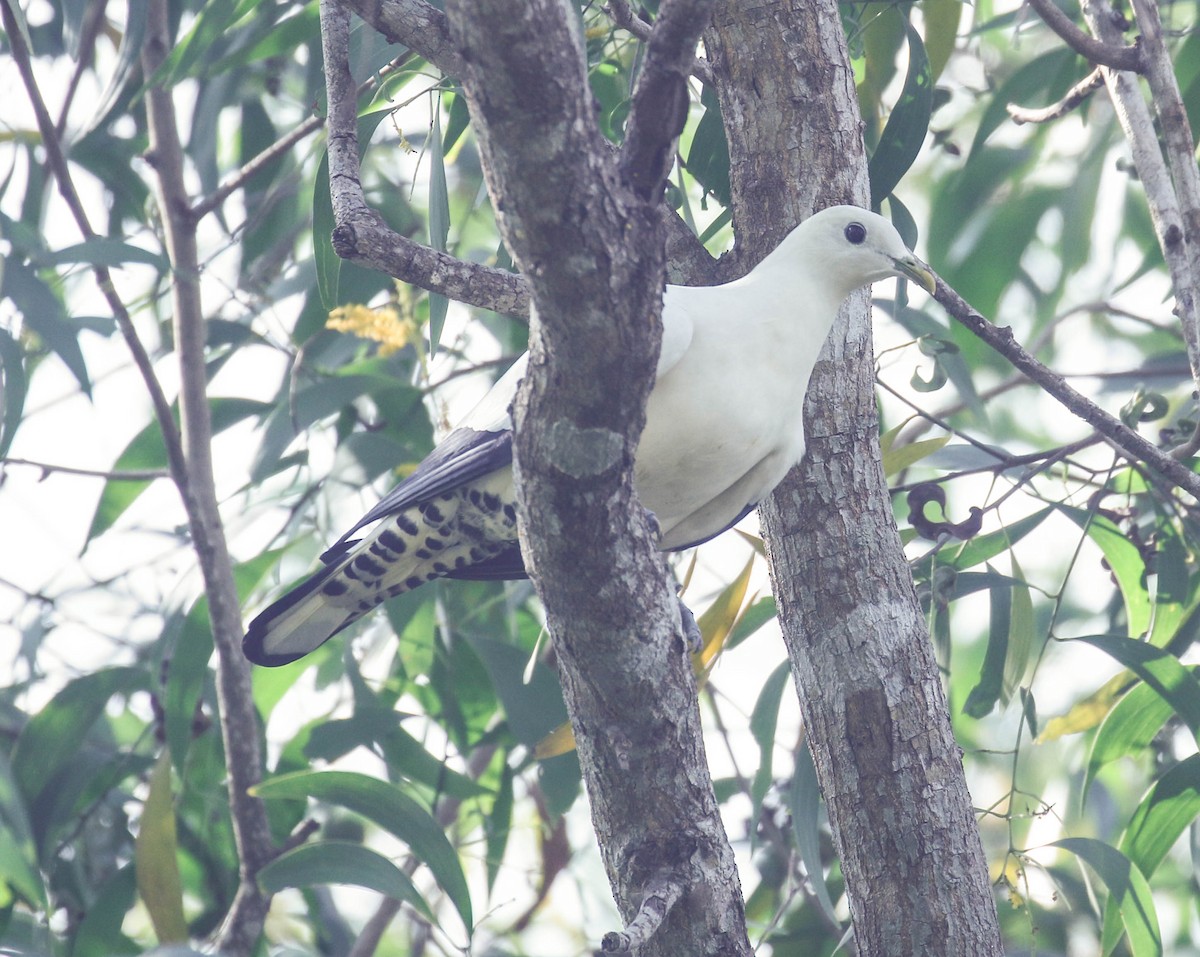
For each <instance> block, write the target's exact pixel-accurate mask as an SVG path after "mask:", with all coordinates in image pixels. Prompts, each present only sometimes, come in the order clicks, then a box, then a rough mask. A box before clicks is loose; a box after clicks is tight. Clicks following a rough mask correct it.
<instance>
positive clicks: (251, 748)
mask: <svg viewBox="0 0 1200 957" xmlns="http://www.w3.org/2000/svg"><path fill="white" fill-rule="evenodd" d="M167 2H168V0H152V2H151V3H150V4H149V7H148V10H147V20H146V37H145V43H144V45H143V47H142V70H143V72H144V75H145V76H148V77H149V76H154V75H155V73H156V72H157V71H158V68H159V67H160V66H161V65H162V63H163V61H164V60H165V59H166V57H167V54H168V53H169V52H170V50H171V47H172V40H171V33H170V26H169V13H168V10H167ZM146 117H147V125H148V128H149V134H150V150H149V152H148V153H147V160H148V161H149V162H150V164H151V165H152V166H153V168H154V172H155V178H156V180H157V186H158V193H159V203H160V206H161V210H160V211H161V215H162V224H163V231H164V233H165V235H166V241H167V251H168V253H169V255H170V259H171V267H172V278H173V282H172V289H171V293H172V311H173V320H172V322H173V331H174V337H175V350H176V355H177V357H178V362H179V373H180V390H179V417H180V422H181V423H182V435H183V443H184V449H185V453H184V454H185V457H186V468H187V476H188V478H189V481H188V484H187V487H186V489H185V490H183V504H184V507H185V508H186V510H187V514H188V526H189V528H190V530H191V533H192V542H193V547H194V549H195V552H196V557H197V559H198V561H199V564H200V571H201V574H202V576H203V579H204V589H205V594H206V596H207V598H208V608H209V618H210V620H211V624H212V633H213V643H214V645H215V646H216V650H217V700H218V704H219V706H220V719H221V720H220V724H221V737H222V741H223V743H224V746H225V763H226V767H227V769H228V773H229V776H228V782H227V786H228V790H229V804H230V817H231V820H232V823H233V833H234V842H235V844H236V847H237V854H238V861H239V864H240V868H239V877H240V881H239V884H238V890H237V893H236V894H235V896H234V899H233V903H232V904H231V906H230V908H229V911H228V913H227V914H226V915H225V921H224V923H223V925H222V927H221V929H220V931H219V932H218V935H217V941H216V943H217V947H218V949H219V950H221V951H223V952H225V953H227V954H231V955H248V954H250V953H251V952H253V950H254V948H255V946H256V944H257V942H258V939H259V937H260V936H261V934H262V925H263V920H264V918H265V917H266V913H267V909H268V907H269V906H270V897H269V895H265V894H264V893H263V892H262V891H261V890H260V888H259V886H258V882H257V874H258V871H259V870H260V869H261V868H262V867H263V866H264V865H266V864H267V863H268V862H269V861H270V860H271V859H272V858H273V857H274V856H275V853H276V852H275V844H274V841H273V840H272V838H271V829H270V825H269V823H268V821H267V813H266V808H265V806H264V804H263V802H262V800H261V799H259V798H257V797H254V796H252V795H251V794H250V793H249V792H250V789H251V788H252V787H254V785H256V784H258V782H259V781H260V780H261V779H262V753H261V751H260V748H259V739H258V735H257V734H254V733H247V729H253V728H255V727H257V725H258V713H257V711H256V709H255V706H254V698H253V695H252V693H251V688H250V667H249V664H248V663H247V662H246V659H245V658H244V657H243V656H242V653H241V635H242V620H241V612H240V610H239V607H238V597H237V588H236V587H235V585H234V581H233V563H232V561H231V559H230V557H229V551H228V547H227V544H226V541H225V534H224V530H223V529H222V527H221V515H220V511H219V509H218V506H217V496H216V489H215V486H214V481H213V462H212V420H211V412H210V409H209V404H208V382H207V372H206V366H205V361H204V360H205V353H204V343H205V323H204V313H203V307H202V304H201V299H200V262H199V251H198V249H197V242H196V221H195V218H194V217H193V216H192V213H191V204H190V202H189V198H188V193H187V187H186V185H185V182H184V156H183V147H182V145H181V143H180V141H179V128H178V125H177V118H176V115H175V103H174V101H173V99H172V93H171V91H170V90H169V89H166V88H164V87H161V86H151V87H149V88H148V89H147V91H146Z"/></svg>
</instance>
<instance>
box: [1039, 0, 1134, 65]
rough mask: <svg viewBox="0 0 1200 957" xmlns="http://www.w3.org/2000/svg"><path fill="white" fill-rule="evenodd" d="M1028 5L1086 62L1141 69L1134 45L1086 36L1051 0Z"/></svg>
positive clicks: (1042, 0)
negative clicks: (1124, 44)
mask: <svg viewBox="0 0 1200 957" xmlns="http://www.w3.org/2000/svg"><path fill="white" fill-rule="evenodd" d="M1029 5H1030V6H1031V7H1033V9H1034V10H1036V11H1037V14H1038V16H1040V17H1041V18H1042V20H1043V21H1045V24H1046V26H1048V27H1049V28H1050V29H1051V30H1053V31H1054V32H1055V33H1057V34H1058V35H1059V37H1060V38H1061V39H1062V40H1063V42H1064V43H1066V45H1067V46H1069V47H1070V48H1071V49H1072V50H1074V51H1075V52H1076V53H1078V54H1079V55H1080V56H1082V57H1083V58H1084V59H1086V60H1087V61H1088V62H1089V63H1095V64H1097V65H1099V66H1107V67H1112V68H1113V69H1114V70H1129V71H1131V72H1133V73H1141V72H1142V55H1141V51H1140V50H1139V49H1138V48H1137V47H1136V46H1131V47H1127V46H1122V45H1120V44H1117V43H1106V42H1104V41H1103V40H1098V39H1096V38H1095V37H1093V36H1089V35H1088V34H1086V33H1084V32H1083V31H1082V30H1081V29H1079V27H1077V26H1076V25H1075V21H1074V20H1072V19H1071V18H1070V17H1068V16H1067V15H1066V14H1065V13H1063V12H1062V10H1060V9H1059V8H1058V7H1057V6H1056V5H1055V3H1054V0H1029Z"/></svg>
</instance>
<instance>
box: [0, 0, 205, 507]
mask: <svg viewBox="0 0 1200 957" xmlns="http://www.w3.org/2000/svg"><path fill="white" fill-rule="evenodd" d="M11 2H13V0H0V18H2V20H3V25H4V31H5V33H6V34H7V35H8V42H9V47H10V49H11V52H12V57H13V60H14V61H15V62H16V64H17V70H18V72H19V73H20V74H21V82H22V83H23V84H24V86H25V92H26V94H27V95H28V96H29V102H30V105H32V107H33V113H34V116H35V117H36V119H37V125H38V131H39V132H40V133H41V135H42V148H43V149H45V151H46V159H47V161H48V162H49V165H50V169H51V170H52V171H53V173H54V178H55V180H56V182H57V183H58V192H59V194H60V195H61V196H62V198H63V200H64V201H65V202H66V204H67V208H68V209H69V210H70V211H71V216H72V217H73V218H74V220H75V224H76V226H77V227H78V228H79V231H80V233H82V234H83V237H84V239H95V238H96V233H95V231H94V230H93V229H92V226H91V223H89V222H88V218H87V213H86V212H85V211H84V208H83V203H82V202H81V201H80V199H79V194H78V193H77V192H76V191H75V184H74V181H73V180H72V179H71V169H70V167H69V166H68V165H67V158H66V155H65V154H64V153H63V149H62V143H61V141H60V140H59V138H58V136H57V135H56V133H55V130H54V122H53V121H52V120H51V119H50V113H49V111H48V110H47V109H46V103H45V101H44V100H43V99H42V94H41V90H39V89H38V85H37V80H36V79H35V78H34V75H33V65H32V63H31V62H30V58H29V50H28V48H27V47H26V46H25V38H24V36H23V34H22V33H21V31H20V30H19V29H18V27H17V22H16V18H15V17H14V16H13V13H12V10H11V8H10V7H9V4H10V3H11ZM92 274H93V275H94V276H95V277H96V284H97V285H98V286H99V287H100V292H101V293H102V294H103V296H104V300H105V302H107V303H108V307H109V309H110V310H111V311H112V314H113V317H114V318H115V319H116V321H117V328H119V329H120V330H121V336H122V337H123V338H124V339H125V345H126V347H127V348H128V349H129V352H130V355H132V356H133V361H134V364H135V365H136V366H137V370H138V374H139V375H141V377H142V382H143V383H145V386H146V391H147V392H148V393H149V394H150V401H151V403H152V404H153V405H154V417H155V419H156V420H157V421H158V425H159V428H160V429H161V430H162V434H163V444H164V445H165V446H166V452H167V463H168V465H169V466H170V469H171V477H172V478H173V479H174V481H175V484H176V486H178V488H179V491H180V494H181V495H182V496H184V497H185V498H186V495H187V492H186V489H187V464H186V462H185V461H184V456H183V445H182V443H181V442H180V439H179V431H178V429H176V427H175V419H174V416H173V415H172V414H171V403H170V402H168V401H167V397H166V395H165V394H164V392H163V390H162V386H161V385H160V384H159V381H158V376H157V375H156V374H155V372H154V363H153V362H151V360H150V355H149V353H147V352H146V348H145V346H143V345H142V341H141V339H140V338H138V334H137V330H136V329H135V328H134V325H133V320H132V319H131V318H130V315H129V310H127V309H126V308H125V303H124V302H122V301H121V297H120V296H119V295H118V294H117V290H116V287H115V286H114V285H113V281H112V274H111V273H110V272H109V271H108V268H107V267H105V266H93V267H92Z"/></svg>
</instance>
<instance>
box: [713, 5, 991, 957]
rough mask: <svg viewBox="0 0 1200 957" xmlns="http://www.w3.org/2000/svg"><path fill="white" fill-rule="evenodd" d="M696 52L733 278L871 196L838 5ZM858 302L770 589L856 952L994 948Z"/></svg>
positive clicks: (795, 484)
mask: <svg viewBox="0 0 1200 957" xmlns="http://www.w3.org/2000/svg"><path fill="white" fill-rule="evenodd" d="M706 46H707V49H708V52H709V58H710V61H711V62H712V67H713V70H714V73H715V75H716V76H717V78H718V81H719V82H720V88H721V93H722V100H721V105H722V109H723V111H724V115H725V123H726V130H727V133H728V135H729V139H730V154H731V156H732V157H733V168H732V170H731V180H732V187H733V204H734V222H735V224H736V225H737V234H738V242H739V246H740V247H741V248H740V256H739V258H740V260H741V263H740V265H741V266H742V267H743V268H744V267H746V266H748V265H749V263H750V262H753V261H754V259H756V258H757V257H759V256H761V255H762V254H763V253H764V252H765V251H766V250H767V249H769V248H770V246H771V245H772V244H773V243H774V242H775V241H777V240H778V239H779V238H780V237H781V236H782V235H783V233H784V232H785V231H786V230H787V229H788V228H789V227H791V226H792V225H794V224H795V222H797V221H798V220H799V219H801V218H802V217H803V216H804V215H807V214H808V213H809V212H811V211H812V209H813V208H815V207H820V206H825V205H829V204H831V203H836V202H846V201H851V202H854V201H857V202H860V203H862V202H864V200H865V199H866V196H867V179H866V165H865V159H864V153H863V145H862V137H861V120H860V118H859V115H858V108H857V101H856V98H855V93H854V86H853V78H852V74H851V72H850V66H849V63H848V57H847V54H846V49H845V41H844V39H843V32H842V27H841V22H840V19H839V16H838V10H837V6H836V4H835V3H833V2H831V0H818V2H814V3H812V4H807V5H805V7H804V9H803V10H800V9H796V8H793V5H791V4H789V3H785V2H780V3H773V4H759V5H754V6H753V7H750V6H748V5H743V4H740V3H736V2H732V0H731V2H728V3H725V4H723V5H722V6H721V7H720V8H719V9H718V11H717V13H716V14H715V15H714V19H713V27H712V30H711V31H710V34H709V36H708V37H707V38H706ZM781 204H782V205H781ZM865 304H866V297H865V296H858V297H856V298H855V299H854V300H853V301H852V303H851V307H850V308H849V309H848V310H846V311H845V312H844V315H843V319H842V320H841V321H839V323H838V324H837V325H836V326H835V327H834V331H833V334H832V336H831V339H830V342H829V343H828V344H827V346H826V349H825V351H824V353H823V355H822V360H821V361H820V362H819V363H818V365H817V368H816V371H815V372H814V374H813V378H812V382H811V385H810V387H809V397H808V403H807V409H808V415H807V421H808V436H809V439H808V445H809V449H808V455H807V458H806V461H805V463H804V464H803V465H802V467H801V468H799V469H796V470H793V472H792V473H791V475H790V476H789V477H788V479H787V480H786V481H785V482H784V484H783V485H782V486H781V487H780V488H779V489H778V490H777V491H776V493H775V495H774V496H772V498H771V500H770V501H768V502H767V503H766V504H765V505H764V506H763V508H762V509H761V510H760V514H761V517H762V521H763V527H764V532H765V537H766V540H767V544H768V555H769V558H770V563H771V570H772V578H773V581H774V587H775V594H776V598H777V600H778V601H779V605H780V617H781V621H782V623H783V629H784V637H785V639H786V641H787V645H788V650H789V654H790V657H791V660H792V670H793V674H794V675H795V679H796V686H797V688H798V691H799V696H800V702H801V708H802V711H803V714H804V718H805V724H806V728H807V733H808V740H809V744H810V747H811V749H812V752H813V757H814V759H815V762H816V767H817V773H818V777H819V779H820V783H821V788H822V792H823V794H824V796H825V800H826V803H827V805H828V808H829V816H830V822H831V825H832V827H833V832H834V837H835V841H836V845H837V848H838V851H839V854H840V856H841V861H842V870H843V872H844V874H845V876H846V880H847V886H848V892H849V897H850V903H851V913H852V915H853V918H854V927H855V936H856V941H857V943H858V947H859V952H860V953H861V954H864V955H897V957H899V955H904V957H910V955H912V954H922V955H927V957H928V955H940V954H945V955H962V954H981V955H988V954H1000V953H1001V952H1002V948H1001V944H1000V939H999V932H998V929H997V923H996V913H995V906H994V902H993V899H992V894H991V890H990V887H989V885H988V878H987V867H986V862H985V859H984V855H983V849H982V846H981V844H980V841H979V836H978V830H977V828H976V824H975V819H974V814H973V811H972V807H971V800H970V795H969V794H968V792H967V788H966V782H965V779H964V775H963V770H962V764H961V758H960V751H959V749H958V746H957V744H956V743H955V741H954V737H953V734H952V732H951V728H950V721H949V715H948V713H947V705H946V699H945V694H944V691H943V688H942V684H941V680H940V678H939V675H938V671H937V668H936V663H935V661H934V658H933V651H932V647H931V645H930V642H929V637H928V632H927V629H926V627H925V624H924V621H923V619H922V616H921V613H920V608H919V606H918V604H917V601H916V597H915V594H914V591H913V585H912V578H911V575H910V573H909V570H908V566H907V564H906V562H905V559H904V554H903V551H902V548H901V544H900V539H899V535H898V534H897V530H896V525H895V521H894V519H893V516H892V510H891V505H890V501H889V498H888V494H887V488H886V483H885V481H884V476H883V470H882V467H881V462H880V452H879V443H878V437H877V436H878V429H877V421H876V412H875V403H874V390H873V374H872V368H873V361H872V360H873V357H872V347H871V338H870V329H869V324H868V321H867V314H866V309H865Z"/></svg>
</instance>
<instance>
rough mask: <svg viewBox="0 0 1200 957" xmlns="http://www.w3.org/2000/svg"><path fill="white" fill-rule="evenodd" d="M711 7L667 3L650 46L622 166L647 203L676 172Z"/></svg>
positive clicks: (695, 1)
mask: <svg viewBox="0 0 1200 957" xmlns="http://www.w3.org/2000/svg"><path fill="white" fill-rule="evenodd" d="M619 2H620V0H618V5H619ZM712 8H713V0H686V2H685V0H675V2H664V3H663V4H662V5H661V6H660V7H659V11H658V18H657V19H656V20H655V21H654V28H653V29H652V30H651V31H650V38H649V39H648V40H647V41H646V57H645V62H644V63H643V65H642V70H641V73H640V75H639V76H638V82H637V88H636V89H635V90H634V91H633V100H632V102H631V104H630V109H629V120H628V121H627V123H626V124H625V142H624V143H623V144H622V146H621V163H620V168H621V176H622V177H623V178H624V180H625V182H626V183H627V184H628V185H629V187H630V188H631V189H632V190H633V191H634V193H635V194H636V195H637V196H639V197H640V198H641V199H642V200H644V201H646V202H651V203H656V202H658V201H659V200H660V199H661V198H662V191H663V187H664V186H665V185H666V181H667V176H668V175H669V174H670V172H671V165H672V163H673V162H674V160H675V140H676V139H677V138H678V136H679V134H680V133H682V132H683V125H684V123H685V122H686V121H687V116H688V106H689V99H690V98H689V95H688V75H689V73H690V71H691V68H692V63H693V61H694V60H695V50H696V44H697V43H698V42H699V41H700V34H701V33H702V32H703V30H704V28H705V26H707V25H708V20H709V17H710V16H711V14H712Z"/></svg>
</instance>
